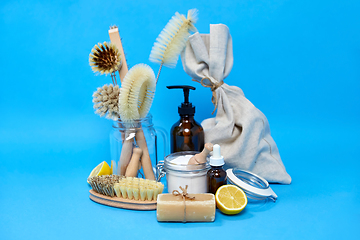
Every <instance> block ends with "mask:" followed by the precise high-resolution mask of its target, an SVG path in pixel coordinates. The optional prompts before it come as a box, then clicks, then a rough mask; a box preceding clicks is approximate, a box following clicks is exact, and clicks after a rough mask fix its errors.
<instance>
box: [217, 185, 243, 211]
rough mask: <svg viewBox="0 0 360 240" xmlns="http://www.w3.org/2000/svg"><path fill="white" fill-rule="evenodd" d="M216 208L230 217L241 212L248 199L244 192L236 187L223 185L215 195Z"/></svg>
mask: <svg viewBox="0 0 360 240" xmlns="http://www.w3.org/2000/svg"><path fill="white" fill-rule="evenodd" d="M215 200H216V206H217V207H218V208H219V210H220V211H221V212H223V213H225V214H228V215H234V214H238V213H239V212H241V211H242V210H243V209H244V208H245V206H246V204H247V197H246V195H245V193H244V191H243V190H241V189H240V188H239V187H237V186H235V185H223V186H221V187H219V188H218V190H217V191H216V193H215Z"/></svg>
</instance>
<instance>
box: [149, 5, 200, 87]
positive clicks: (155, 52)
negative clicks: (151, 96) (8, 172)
mask: <svg viewBox="0 0 360 240" xmlns="http://www.w3.org/2000/svg"><path fill="white" fill-rule="evenodd" d="M197 13H198V11H197V9H191V10H189V11H188V14H187V17H185V16H184V15H183V14H179V13H178V12H176V13H175V15H174V16H173V17H172V18H171V19H170V21H169V22H168V24H167V25H166V26H165V28H164V29H163V30H162V31H161V33H160V35H159V36H158V37H157V39H156V42H155V43H154V46H153V48H152V50H151V53H150V58H149V59H150V61H151V62H155V63H160V69H159V72H158V75H157V77H156V82H157V81H158V78H159V75H160V72H161V68H162V66H163V65H165V66H167V67H171V68H173V67H175V66H176V63H177V61H178V59H179V55H180V53H181V51H182V50H183V49H184V48H185V44H186V41H187V39H188V38H189V36H190V32H196V31H197V30H196V28H195V26H194V24H195V23H196V21H197Z"/></svg>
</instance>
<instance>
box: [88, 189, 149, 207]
mask: <svg viewBox="0 0 360 240" xmlns="http://www.w3.org/2000/svg"><path fill="white" fill-rule="evenodd" d="M89 192H90V199H91V200H93V201H94V202H97V203H100V204H103V205H107V206H110V207H117V208H126V209H132V210H155V209H156V201H155V200H154V201H141V200H130V199H125V198H119V197H108V196H105V195H103V194H100V193H97V192H95V191H94V190H92V189H91V190H90V191H89Z"/></svg>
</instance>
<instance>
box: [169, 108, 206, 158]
mask: <svg viewBox="0 0 360 240" xmlns="http://www.w3.org/2000/svg"><path fill="white" fill-rule="evenodd" d="M170 134H171V140H170V142H171V152H172V153H174V152H182V151H199V152H201V151H202V150H203V148H204V130H203V128H202V127H201V125H200V124H199V123H197V122H196V121H195V120H194V115H192V116H191V115H185V116H181V118H180V120H179V121H177V122H176V123H175V124H174V125H173V126H172V128H171V133H170Z"/></svg>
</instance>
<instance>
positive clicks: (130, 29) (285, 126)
mask: <svg viewBox="0 0 360 240" xmlns="http://www.w3.org/2000/svg"><path fill="white" fill-rule="evenodd" d="M191 8H197V9H199V21H198V23H197V24H196V27H197V28H198V30H199V32H200V33H208V32H209V24H210V23H224V24H226V25H227V26H228V27H229V28H230V32H231V35H232V37H233V42H234V57H235V59H234V67H233V70H232V72H231V74H230V76H229V77H228V78H227V79H226V80H225V81H226V83H228V84H229V85H236V86H239V87H241V88H242V89H243V91H244V93H245V96H246V97H247V98H248V99H249V100H250V101H251V102H252V103H253V104H254V105H255V106H256V107H258V108H259V109H260V110H261V111H262V112H263V113H264V114H265V115H266V116H267V118H268V120H269V122H270V127H271V131H272V136H273V138H274V140H275V141H276V143H277V145H278V148H279V150H280V154H281V156H282V159H283V162H284V164H285V166H286V169H287V171H288V173H289V174H290V175H291V177H292V179H293V182H292V184H291V185H276V184H275V185H274V184H273V185H272V188H273V189H274V191H275V192H276V193H277V194H278V196H279V198H278V201H277V202H276V203H269V202H268V203H260V204H249V205H248V206H247V207H246V209H245V210H244V211H243V212H242V213H241V214H239V215H236V216H225V215H223V214H221V213H220V212H217V213H216V221H215V222H214V223H192V224H179V223H158V222H157V221H156V212H155V211H149V212H136V211H129V210H123V209H116V208H110V207H106V206H102V205H99V204H96V203H94V202H92V201H90V200H89V198H88V190H89V187H88V185H87V184H86V178H87V176H88V174H89V173H90V171H91V170H92V169H93V168H94V167H95V166H96V165H97V164H98V163H100V162H101V161H104V160H105V161H109V160H110V159H109V158H110V153H109V131H110V128H111V122H110V121H109V120H106V119H102V118H100V117H99V116H98V115H95V114H94V113H93V109H92V102H91V100H92V93H93V92H94V91H95V90H96V88H97V87H99V86H102V85H103V84H105V83H110V81H111V80H110V77H105V76H94V74H93V73H92V71H91V68H90V67H89V64H88V55H89V53H90V51H91V49H92V47H93V46H94V45H95V44H96V43H98V42H103V41H109V37H108V28H109V26H110V25H114V24H116V25H117V26H118V27H119V29H120V34H121V36H122V38H123V44H124V48H125V52H126V54H127V61H128V63H129V65H130V66H133V65H135V64H137V63H146V64H149V65H150V66H151V67H152V68H153V69H154V71H155V72H157V70H158V67H159V66H158V65H156V64H153V63H150V62H149V60H148V57H149V54H150V51H151V47H152V45H153V43H154V41H155V39H156V37H157V35H158V34H159V33H160V31H161V30H162V28H163V27H164V26H165V25H166V23H167V22H168V20H169V19H170V18H171V16H173V15H174V13H175V12H176V11H178V12H180V13H184V14H185V13H186V12H187V10H188V9H191ZM359 12H360V3H359V1H352V0H349V1H330V0H329V1H308V0H304V1H265V0H264V1H245V0H241V1H226V0H222V1H212V0H207V1H186V2H185V1H156V0H153V1H139V0H138V1H110V0H108V1H85V0H83V1H57V2H55V1H54V2H51V1H25V0H23V1H22V0H19V1H4V0H3V1H1V3H0V42H1V57H0V67H1V77H0V79H1V87H0V109H1V113H0V170H1V171H0V186H1V188H0V239H8V240H10V239H107V238H110V237H111V238H118V239H143V238H145V237H146V238H150V239H155V238H158V239H170V238H172V239H183V238H184V237H189V238H191V239H192V238H193V237H192V236H193V235H195V236H196V237H197V238H199V239H211V238H219V237H221V238H224V239H240V238H243V239H250V238H252V239H340V238H341V239H342V238H346V237H347V238H350V239H355V238H358V237H359V236H360V230H359V228H358V227H359V225H360V224H359V223H360V207H359V203H358V200H359V198H360V190H359V189H360V188H359V187H360V177H359V173H358V169H359V167H360V163H359V147H360V144H359V139H358V136H359V134H360V131H359V125H358V123H359V120H360V108H359V103H360V96H359V90H360V84H359V79H360V68H359V66H360V31H359V30H360V29H359V26H360V25H359V24H360V14H359ZM170 84H189V85H193V86H195V87H197V90H196V91H195V92H192V94H191V96H190V100H191V101H192V102H193V103H194V104H195V105H196V107H197V113H196V115H195V118H196V119H197V120H198V121H199V122H201V121H202V120H203V119H205V118H209V117H211V112H212V110H213V106H212V104H211V101H210V99H211V92H210V91H209V89H205V88H203V87H201V86H200V85H199V84H197V83H194V82H191V79H190V77H189V76H187V75H186V73H185V72H184V71H183V69H182V65H181V62H180V61H179V62H178V65H177V67H176V68H175V69H168V68H164V69H163V71H162V73H161V76H160V80H159V84H158V87H157V91H156V97H155V100H154V103H153V106H152V108H151V113H152V114H153V117H154V123H155V125H157V126H162V127H164V128H166V129H170V127H171V125H172V124H173V123H174V122H175V121H176V120H177V119H178V115H177V105H179V104H180V102H181V101H182V94H181V92H180V91H179V92H178V93H177V94H176V93H175V92H172V93H171V92H169V91H170V90H167V89H166V87H165V86H166V85H170Z"/></svg>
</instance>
